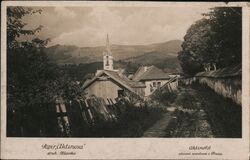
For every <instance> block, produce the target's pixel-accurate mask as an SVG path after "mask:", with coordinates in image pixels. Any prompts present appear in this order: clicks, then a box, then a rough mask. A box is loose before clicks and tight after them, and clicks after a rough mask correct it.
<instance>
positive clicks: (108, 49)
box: [106, 34, 111, 55]
mask: <svg viewBox="0 0 250 160" xmlns="http://www.w3.org/2000/svg"><path fill="white" fill-rule="evenodd" d="M106 51H107V54H108V55H111V50H110V45H109V35H108V34H107V39H106Z"/></svg>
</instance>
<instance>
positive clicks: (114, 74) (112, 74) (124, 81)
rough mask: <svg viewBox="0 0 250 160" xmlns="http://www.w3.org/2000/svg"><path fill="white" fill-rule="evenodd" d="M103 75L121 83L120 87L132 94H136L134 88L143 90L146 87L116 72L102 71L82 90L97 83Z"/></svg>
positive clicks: (85, 84)
mask: <svg viewBox="0 0 250 160" xmlns="http://www.w3.org/2000/svg"><path fill="white" fill-rule="evenodd" d="M103 74H106V75H107V76H109V77H110V78H111V79H113V80H114V81H116V82H117V83H119V84H120V85H122V86H123V87H124V88H126V89H128V90H129V91H131V92H135V91H134V89H133V88H143V87H146V86H145V84H143V83H141V82H135V81H132V80H130V79H128V78H127V77H126V76H124V75H122V74H119V73H118V72H116V71H108V70H102V71H100V72H99V73H98V74H97V75H96V76H95V77H94V78H93V79H91V80H90V81H88V82H86V83H84V84H83V86H82V88H83V89H85V88H87V87H88V86H90V85H91V84H92V83H93V82H95V81H96V80H97V79H98V77H100V76H101V75H103Z"/></svg>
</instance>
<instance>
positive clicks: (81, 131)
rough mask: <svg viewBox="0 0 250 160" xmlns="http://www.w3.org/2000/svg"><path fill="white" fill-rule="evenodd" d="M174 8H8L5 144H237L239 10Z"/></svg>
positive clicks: (239, 129) (239, 52) (238, 8)
mask: <svg viewBox="0 0 250 160" xmlns="http://www.w3.org/2000/svg"><path fill="white" fill-rule="evenodd" d="M180 10H183V8H174V7H170V8H168V9H165V8H160V9H159V8H153V7H149V8H148V7H146V8H143V7H141V8H138V7H26V6H11V7H8V8H7V71H8V72H7V136H8V137H166V138H171V137H208V138H217V137H224V138H241V132H242V124H241V118H242V116H241V115H242V110H241V79H242V76H241V68H242V67H241V66H242V65H241V63H242V59H241V58H242V26H241V25H242V11H241V7H215V8H209V7H203V8H185V10H186V12H187V13H188V14H185V15H183V14H182V15H180V14H179V12H180ZM173 17H174V18H173Z"/></svg>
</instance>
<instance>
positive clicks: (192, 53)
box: [178, 7, 242, 75]
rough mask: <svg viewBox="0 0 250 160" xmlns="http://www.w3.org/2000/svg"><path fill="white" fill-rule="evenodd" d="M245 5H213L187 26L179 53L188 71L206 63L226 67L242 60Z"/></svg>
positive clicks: (201, 66)
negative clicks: (242, 8) (202, 15)
mask: <svg viewBox="0 0 250 160" xmlns="http://www.w3.org/2000/svg"><path fill="white" fill-rule="evenodd" d="M241 23H242V17H241V8H237V7H217V8H211V9H210V12H209V13H206V14H204V18H203V19H201V20H198V21H196V22H195V24H193V25H191V26H190V28H189V29H188V30H187V33H186V35H185V37H184V42H183V44H182V51H181V52H180V53H179V56H178V58H179V60H180V63H181V66H182V69H183V72H184V73H186V74H190V75H193V74H195V73H197V72H200V71H203V70H204V69H203V66H204V64H210V65H211V64H214V65H215V66H217V68H223V67H227V66H231V65H235V64H240V63H241V50H242V48H241V45H242V40H241V38H242V26H241V25H242V24H241Z"/></svg>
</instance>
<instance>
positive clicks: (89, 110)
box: [55, 97, 129, 137]
mask: <svg viewBox="0 0 250 160" xmlns="http://www.w3.org/2000/svg"><path fill="white" fill-rule="evenodd" d="M128 103H129V102H128V101H126V100H125V99H120V100H117V101H116V100H112V99H106V100H105V99H103V98H99V97H90V98H87V99H84V100H74V101H70V102H69V103H66V102H64V101H62V100H60V101H59V102H57V103H56V105H55V106H56V112H57V120H58V126H59V129H60V132H61V136H69V137H70V136H74V137H75V136H81V134H82V133H80V132H81V131H83V130H84V129H85V128H86V127H88V128H91V127H95V126H96V125H98V123H103V122H116V121H117V120H118V119H119V116H120V115H121V114H122V113H124V112H125V111H126V106H127V104H128Z"/></svg>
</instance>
